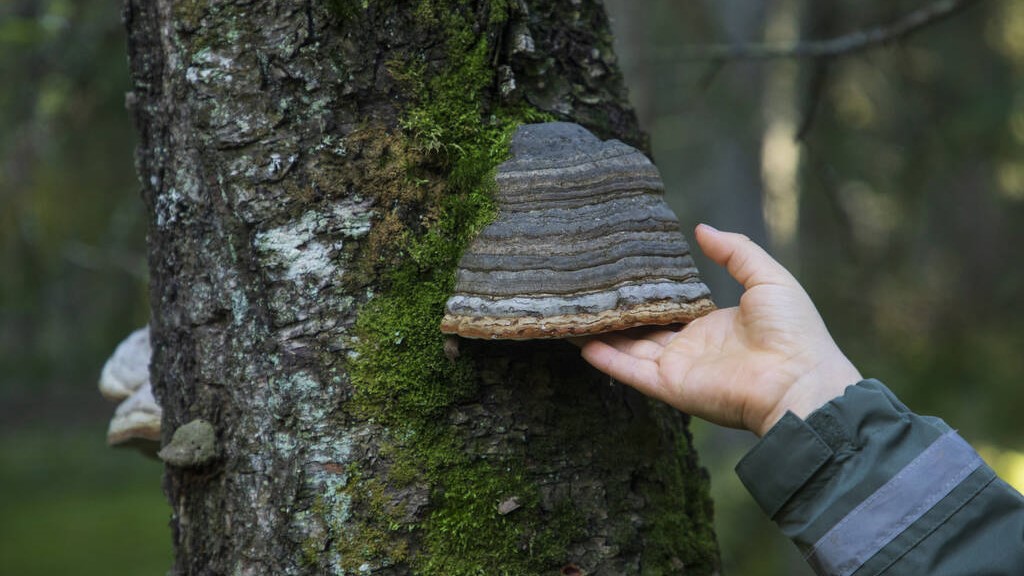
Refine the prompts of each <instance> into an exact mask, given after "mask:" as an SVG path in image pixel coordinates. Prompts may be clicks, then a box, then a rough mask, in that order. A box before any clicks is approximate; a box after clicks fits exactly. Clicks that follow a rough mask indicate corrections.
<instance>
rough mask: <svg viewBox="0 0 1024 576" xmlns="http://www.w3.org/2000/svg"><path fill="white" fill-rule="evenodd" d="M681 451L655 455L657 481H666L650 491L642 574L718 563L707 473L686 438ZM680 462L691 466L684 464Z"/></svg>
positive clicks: (704, 568)
mask: <svg viewBox="0 0 1024 576" xmlns="http://www.w3.org/2000/svg"><path fill="white" fill-rule="evenodd" d="M676 453H677V457H676V458H659V459H657V460H656V462H657V464H656V465H655V471H654V481H655V482H657V483H660V484H662V486H660V487H659V488H660V489H655V490H651V491H649V492H650V494H651V496H650V499H651V500H650V510H651V513H650V515H649V517H648V531H647V545H646V546H645V547H644V559H643V565H644V567H645V568H644V571H643V576H662V575H668V574H678V573H679V572H680V569H681V567H682V566H685V567H686V571H687V572H688V573H693V574H711V573H713V572H715V569H716V568H717V566H718V559H717V554H716V552H715V551H716V550H718V543H717V541H716V540H715V534H714V531H713V530H712V524H713V518H712V515H713V512H712V503H711V497H710V496H709V492H708V478H707V476H706V474H705V473H703V470H698V469H697V463H696V455H695V454H693V452H692V451H691V449H690V446H689V443H688V441H687V440H681V441H680V442H679V443H678V445H677V449H676ZM681 463H689V464H691V466H689V467H688V468H689V469H684V467H683V465H682V464H681ZM681 535H686V537H685V538H683V537H680V536H681Z"/></svg>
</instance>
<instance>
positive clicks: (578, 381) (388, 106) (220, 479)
mask: <svg viewBox="0 0 1024 576" xmlns="http://www.w3.org/2000/svg"><path fill="white" fill-rule="evenodd" d="M409 4H410V5H406V3H398V2H385V1H383V0H381V1H377V0H369V1H363V2H360V1H357V0H335V1H334V2H327V3H323V2H312V1H307V2H299V1H283V0H282V1H260V0H235V1H218V2H210V3H207V2H200V1H199V0H127V3H126V7H125V22H126V25H127V27H128V31H129V52H130V59H131V68H132V78H133V83H134V85H133V91H132V93H131V94H130V95H129V98H128V101H129V102H130V103H131V107H132V109H133V112H134V114H135V117H136V121H137V125H138V129H139V133H140V144H139V147H138V151H137V168H138V171H139V176H140V180H141V183H142V195H143V198H144V201H145V203H146V205H147V207H148V211H149V225H150V226H149V265H150V278H151V306H152V322H151V326H152V340H153V346H154V355H153V361H152V367H151V369H152V377H153V385H154V391H155V393H156V395H157V397H158V398H159V400H160V402H161V404H162V406H163V408H164V421H163V434H164V438H163V443H164V444H167V443H168V442H169V441H170V438H171V436H172V434H173V433H174V432H175V430H177V429H178V428H180V427H181V426H183V425H185V424H186V423H188V422H192V421H195V420H198V419H201V420H203V421H206V422H209V423H211V424H212V426H213V429H214V430H215V432H216V446H215V447H214V449H213V454H214V456H213V458H212V459H204V460H203V461H202V462H199V463H197V464H196V465H193V466H168V468H167V471H166V474H165V479H164V489H165V492H166V494H167V496H168V499H169V500H170V502H171V505H172V507H173V519H172V522H171V527H172V531H173V539H174V548H175V564H174V567H173V570H172V573H173V574H319V573H335V574H349V573H351V574H357V573H359V574H362V573H374V574H389V575H392V574H393V575H403V574H412V573H421V574H428V573H432V572H431V570H433V569H432V568H430V567H429V566H428V564H427V563H425V561H424V559H423V554H424V550H429V549H431V548H430V546H431V544H430V542H433V541H434V539H437V538H445V537H446V536H445V535H443V534H441V533H440V532H439V531H438V529H437V526H439V525H441V524H440V520H439V519H438V518H437V517H436V516H431V514H432V512H433V511H436V510H437V509H438V507H439V501H440V500H443V499H445V498H451V497H454V493H453V492H454V491H453V486H454V484H453V483H452V482H451V481H450V478H452V477H451V476H442V477H438V476H436V475H435V476H431V477H427V476H426V475H423V476H417V475H416V474H415V473H410V472H409V471H408V470H406V471H405V472H404V473H403V474H402V475H401V476H402V479H401V480H398V479H397V478H398V476H399V474H398V472H397V468H398V467H399V466H404V467H405V468H410V466H411V465H410V463H409V462H401V461H399V458H398V457H397V456H395V454H396V453H397V452H396V448H395V447H396V446H399V447H400V446H401V445H402V443H403V442H405V441H406V439H403V436H402V435H403V434H407V433H408V430H405V429H400V428H398V427H396V426H395V425H394V424H392V423H389V422H387V421H386V419H382V418H379V417H374V416H373V415H372V414H368V413H367V412H366V411H365V410H356V409H354V408H353V404H352V398H353V396H354V390H353V387H352V383H351V381H350V379H349V372H348V370H349V363H350V361H351V359H352V358H351V357H352V354H353V349H354V345H355V344H354V341H353V331H352V329H353V325H354V323H355V321H356V318H357V315H358V313H359V311H360V309H361V306H362V305H363V304H364V303H365V302H367V301H368V299H370V298H371V297H372V296H373V294H375V293H377V292H378V291H380V290H383V289H386V286H385V284H386V282H385V280H384V275H385V274H386V272H387V270H386V267H390V266H391V265H393V264H394V263H395V262H402V261H403V260H404V259H407V258H409V255H407V254H404V253H388V249H389V247H390V246H393V244H389V243H388V242H385V241H381V242H378V243H375V240H374V238H375V236H374V234H377V235H378V236H380V237H383V236H381V234H382V231H387V230H388V227H389V226H392V225H394V226H397V227H399V228H400V229H401V230H405V231H410V232H411V233H415V232H417V231H418V230H419V227H420V226H421V222H424V221H428V220H430V218H432V217H433V216H431V214H430V206H431V204H430V202H431V201H432V200H431V194H443V186H442V184H440V182H443V175H442V174H439V172H438V168H437V166H436V163H435V165H431V166H426V167H425V168H423V170H424V171H426V172H427V173H429V174H430V175H429V176H428V178H427V180H429V181H430V182H439V184H437V186H434V187H433V188H432V187H431V186H426V187H425V189H427V190H428V192H425V193H424V194H425V196H424V197H422V198H414V199H410V198H408V197H404V196H396V197H393V198H391V197H388V196H387V195H386V194H385V193H384V192H381V189H382V188H387V186H383V185H382V182H384V184H388V183H393V182H399V181H401V179H400V178H399V176H401V175H399V176H396V175H394V174H391V175H387V174H382V172H383V171H385V170H386V169H387V170H394V167H395V165H396V164H395V162H394V160H395V156H396V155H398V154H401V153H403V152H402V150H404V149H403V148H402V146H401V145H400V143H401V142H404V141H407V140H408V137H407V135H406V134H404V132H403V130H402V128H401V122H402V120H403V118H405V117H406V115H407V114H408V113H409V109H410V107H411V106H412V105H413V103H414V102H415V101H416V99H417V95H416V94H415V93H412V92H411V91H412V90H413V88H411V87H410V86H414V85H415V84H410V83H408V82H404V81H403V78H402V75H403V73H402V63H407V62H410V61H412V60H415V61H416V62H419V63H422V66H421V67H420V68H419V70H420V73H421V74H422V75H423V77H424V78H425V79H427V80H429V79H430V78H431V77H432V76H433V75H437V74H441V73H443V72H444V71H445V70H447V69H448V68H446V67H447V66H449V65H450V64H451V63H450V62H449V60H450V59H451V58H453V56H452V54H450V53H449V52H448V51H447V50H446V48H447V46H448V44H447V43H446V39H445V37H444V36H443V34H439V32H443V30H440V29H439V28H438V27H437V26H428V25H425V24H424V22H423V18H422V14H423V13H422V12H418V11H421V10H426V9H427V8H431V9H436V7H437V5H441V4H447V5H450V7H449V9H450V10H452V11H457V12H458V13H459V14H462V15H468V16H467V17H471V18H475V19H476V22H477V25H476V26H475V27H473V31H474V33H475V34H476V35H478V36H479V37H481V38H485V39H490V46H493V50H492V51H491V52H490V53H489V54H488V57H489V58H491V59H492V62H493V67H492V68H493V82H490V83H489V87H488V88H487V89H486V90H485V91H486V94H481V101H482V102H484V103H485V106H484V109H482V110H481V112H482V114H485V115H486V113H487V109H488V108H490V107H496V106H503V105H506V106H507V105H518V106H526V105H529V106H533V107H535V108H537V109H539V110H541V111H543V112H546V113H548V114H550V115H552V116H554V117H557V118H564V119H569V120H573V121H577V122H580V123H582V124H584V125H587V126H588V127H589V128H591V129H593V130H594V131H595V132H597V133H598V134H600V135H602V136H604V137H611V136H616V137H619V138H620V139H623V140H625V141H627V142H630V143H633V144H634V145H640V146H644V145H645V140H644V136H643V135H642V134H641V132H640V131H639V129H638V128H637V125H636V120H635V117H634V115H633V113H632V111H631V109H630V108H629V107H628V105H627V104H626V99H625V90H624V88H623V86H622V82H621V77H620V74H619V72H618V70H617V67H616V64H615V58H614V54H613V53H612V51H611V41H610V36H609V32H608V26H607V19H606V17H605V15H604V12H603V8H602V7H601V5H600V3H599V2H596V0H589V1H587V0H581V1H576V2H541V1H539V0H530V1H524V2H510V3H508V4H506V3H504V2H484V1H480V2H460V1H455V0H450V1H448V2H440V1H435V2H433V3H431V2H426V1H423V2H419V3H409ZM424 6H427V8H425V7H424ZM498 10H501V11H505V12H506V14H504V17H503V19H502V20H501V22H500V23H498V24H495V19H494V18H493V14H494V12H495V11H498ZM407 152H408V151H407ZM424 158H425V156H424V154H423V153H421V152H416V151H415V150H413V152H410V153H409V154H408V157H407V158H406V160H405V161H406V162H407V163H408V162H418V161H423V162H424V163H425V164H426V163H427V161H426V160H424ZM402 166H403V167H404V169H405V170H407V171H409V172H410V173H413V172H416V170H417V169H418V168H417V166H416V165H407V164H403V165H402ZM403 177H404V176H403ZM435 189H436V190H435ZM430 190H434V192H430ZM381 262H383V263H384V264H386V265H387V266H385V267H384V268H382V266H384V264H381ZM439 317H440V316H438V318H439ZM396 345H398V344H396ZM461 355H462V356H464V357H468V358H471V359H472V363H473V366H474V369H473V376H472V378H473V381H474V384H473V388H472V394H471V395H470V396H468V397H460V398H459V399H458V401H457V402H455V403H453V404H452V405H450V406H449V407H448V408H447V409H446V410H445V412H444V415H443V417H441V418H439V419H438V420H439V421H438V425H439V426H440V427H442V428H443V431H444V432H443V433H444V437H445V438H455V439H457V442H458V443H459V446H458V451H459V453H460V454H463V455H465V458H466V461H467V462H470V463H472V465H473V466H474V469H476V464H477V463H482V464H485V465H486V466H484V467H483V468H480V469H486V470H492V469H493V470H497V471H499V473H500V474H512V472H509V470H511V469H512V468H513V467H514V468H515V471H514V476H515V478H516V479H517V480H516V482H517V484H515V486H521V487H524V488H523V489H524V490H529V491H531V493H532V494H534V498H533V499H532V500H529V501H527V500H528V499H527V498H526V497H525V496H523V495H521V494H516V493H509V494H507V495H505V496H503V497H502V498H501V500H502V501H501V502H499V501H494V502H487V503H484V504H485V506H484V507H483V508H482V509H485V510H487V511H488V512H487V514H490V515H491V516H493V518H491V517H490V516H488V518H487V519H486V520H487V522H493V523H494V524H495V525H499V524H500V525H501V526H504V527H509V526H511V527H515V526H516V523H517V522H519V521H520V520H519V519H520V518H525V517H526V516H527V515H532V516H531V517H532V518H534V519H535V520H536V519H538V518H539V519H541V521H542V522H541V524H542V525H547V526H558V527H560V529H561V530H563V534H561V535H553V534H549V533H544V534H541V533H540V532H538V531H537V529H536V528H535V527H536V524H531V526H534V528H530V527H524V528H522V529H521V530H518V531H514V532H512V533H515V534H518V537H519V538H520V539H521V541H520V542H517V543H516V546H515V547H514V554H513V555H516V556H522V557H524V558H526V557H529V556H530V555H531V554H534V553H535V552H536V551H537V550H540V549H541V547H542V546H543V549H544V550H546V552H545V553H546V554H548V555H549V556H551V558H552V559H551V560H549V561H548V564H547V565H545V566H544V567H543V568H542V569H541V568H538V569H536V570H535V571H536V572H537V573H552V574H554V573H557V572H558V571H559V569H560V568H561V567H562V566H563V565H568V564H575V565H577V566H579V567H580V568H581V569H583V570H585V571H586V573H588V574H601V575H605V574H607V575H612V574H614V575H623V574H682V573H686V574H710V573H713V572H715V571H716V569H717V565H718V561H717V547H716V544H715V541H714V535H713V532H712V528H711V525H710V522H711V511H710V501H709V500H708V498H707V492H706V485H705V483H706V478H705V475H704V472H703V471H702V470H701V469H700V468H699V467H698V465H697V462H696V456H695V454H693V452H692V451H691V450H689V444H690V440H689V436H688V433H687V432H686V421H685V418H683V417H682V416H680V415H678V414H676V413H674V412H673V411H671V410H668V409H665V408H663V407H658V406H654V405H653V404H652V403H650V402H649V401H647V400H646V399H643V398H642V397H640V396H638V395H637V394H635V393H634V392H632V391H630V390H627V389H625V388H623V387H622V386H619V385H616V384H611V385H609V382H608V380H607V379H606V378H603V377H601V376H600V375H598V374H597V373H595V372H594V371H592V370H590V369H588V368H587V367H585V366H584V365H583V364H582V362H581V361H580V360H579V358H578V353H577V352H576V351H575V349H573V348H572V347H570V346H568V345H565V344H563V343H554V344H551V343H546V344H535V343H530V344H506V345H500V344H491V343H473V344H470V345H466V346H463V349H462V350H461ZM398 452H400V450H398ZM413 464H414V463H413ZM411 467H412V468H413V469H415V466H411ZM439 469H440V468H439ZM456 472H457V471H456ZM510 477H511V476H510ZM496 482H498V483H499V484H500V483H502V482H505V480H504V476H502V477H501V478H499V479H498V480H497V481H496ZM492 484H493V483H492ZM510 486H511V485H510ZM499 487H500V486H499ZM466 498H468V499H469V500H467V501H472V495H469V496H466ZM512 499H516V501H517V503H518V508H516V507H515V506H514V505H513V504H510V503H509V502H511V501H512ZM519 500H522V502H519ZM499 506H503V508H502V511H503V513H500V512H499ZM510 506H512V507H513V509H511V510H509V509H508V508H509V507H510ZM382 516H384V517H386V518H387V519H388V522H389V523H390V524H391V525H390V526H383V527H382V526H380V523H381V518H382ZM566 522H572V523H573V526H571V527H567V524H566ZM524 526H525V525H524ZM431 530H433V532H431ZM456 531H457V530H456ZM451 537H453V538H458V539H460V540H459V542H460V544H459V545H460V546H461V545H465V546H488V545H490V544H488V543H487V542H484V541H482V540H481V538H483V536H482V535H480V536H479V537H478V535H476V534H466V533H461V534H456V535H453V536H451ZM543 539H546V540H551V541H553V542H554V541H557V542H556V543H555V544H557V545H555V544H551V542H541V540H543ZM369 540H374V541H378V542H384V545H382V546H375V545H373V543H372V542H369ZM552 550H559V552H557V554H556V553H555V552H552ZM555 556H557V561H556V560H554V558H555ZM516 562H519V563H516ZM522 562H528V560H523V559H518V560H515V561H514V562H513V559H512V558H510V559H509V564H508V565H507V566H505V565H489V566H464V567H463V568H460V569H459V570H464V571H463V572H458V571H453V572H452V573H467V574H469V573H483V572H475V571H474V570H482V571H485V572H486V573H489V574H490V573H494V574H502V573H509V570H510V568H509V566H525V565H527V564H523V563H522ZM530 565H532V564H530ZM512 570H514V569H512Z"/></svg>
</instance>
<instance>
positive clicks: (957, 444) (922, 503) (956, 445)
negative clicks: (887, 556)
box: [807, 431, 982, 576]
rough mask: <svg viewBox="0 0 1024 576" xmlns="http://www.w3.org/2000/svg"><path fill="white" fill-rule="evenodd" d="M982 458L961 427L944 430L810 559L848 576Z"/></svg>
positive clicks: (818, 567) (836, 575) (822, 569)
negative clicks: (944, 431)
mask: <svg viewBox="0 0 1024 576" xmlns="http://www.w3.org/2000/svg"><path fill="white" fill-rule="evenodd" d="M981 463H982V462H981V457H980V456H978V453H977V452H975V451H974V449H973V448H971V446H970V445H969V444H968V443H967V442H965V441H964V439H963V438H961V437H960V436H959V435H958V434H957V433H956V432H954V431H950V432H947V433H945V434H943V435H942V436H940V437H939V438H938V439H937V440H936V441H935V442H932V444H931V445H930V446H928V448H926V449H925V450H924V451H923V452H921V453H920V454H918V455H917V457H916V458H914V460H913V461H911V462H910V464H907V465H906V467H904V468H903V469H902V470H900V471H899V473H898V474H896V475H895V476H893V477H892V478H891V479H889V481H888V482H886V483H885V484H884V485H883V486H882V487H881V488H879V489H878V490H876V491H875V493H874V494H872V495H871V496H870V497H869V498H868V499H867V500H865V501H864V502H861V504H860V505H859V506H857V507H856V508H854V509H853V511H851V512H850V513H849V514H847V515H846V517H845V518H843V519H842V520H840V521H839V523H838V524H836V525H835V526H833V527H832V529H831V530H829V531H828V532H827V533H826V534H825V535H824V536H822V537H821V539H820V540H818V541H817V542H816V543H815V544H814V546H813V547H812V548H811V551H810V552H808V554H807V562H808V563H809V564H810V565H811V567H813V568H814V571H815V572H817V573H818V574H829V575H830V576H849V574H852V573H853V572H854V571H855V570H857V568H859V567H860V566H861V565H862V564H864V563H865V562H867V561H868V559H869V558H871V557H872V556H874V555H875V554H877V553H878V552H879V551H880V550H881V549H882V548H884V547H885V545H886V544H888V543H889V542H891V541H892V540H893V538H895V537H896V536H898V535H899V534H900V533H901V532H903V531H904V530H906V529H907V528H908V527H910V525H911V524H913V523H914V522H915V521H916V520H917V519H918V518H920V517H921V516H922V515H923V514H924V513H925V512H927V511H928V510H931V508H932V507H933V506H935V505H936V504H938V502H939V501H940V500H942V499H943V498H945V497H946V495H947V494H949V493H950V492H952V491H953V489H954V488H956V487H957V485H958V484H960V483H961V482H962V481H963V480H964V479H965V478H967V476H969V475H970V474H971V472H973V471H975V470H977V469H978V467H979V466H981Z"/></svg>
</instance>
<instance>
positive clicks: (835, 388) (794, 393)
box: [753, 348, 863, 436]
mask: <svg viewBox="0 0 1024 576" xmlns="http://www.w3.org/2000/svg"><path fill="white" fill-rule="evenodd" d="M861 380H863V377H862V376H861V374H860V372H859V371H858V370H857V368H855V367H854V366H853V363H852V362H850V360H849V359H847V358H846V356H845V355H843V353H842V352H840V351H839V349H838V348H836V349H835V350H833V351H831V352H830V353H829V354H827V355H825V356H824V357H823V358H822V359H821V360H820V361H819V362H817V363H816V364H815V365H814V366H813V367H812V368H811V369H809V370H806V371H804V372H802V373H801V375H800V376H799V377H797V378H796V380H795V381H794V382H793V384H792V385H790V386H789V388H788V389H787V390H786V392H785V394H783V396H782V398H781V399H780V400H779V401H778V402H777V403H776V405H775V407H774V408H773V409H772V410H771V411H770V412H769V413H768V414H767V416H766V417H765V418H764V420H763V421H762V422H761V425H760V426H759V427H757V429H755V430H753V431H754V433H756V434H757V435H758V436H764V435H765V433H767V432H768V430H770V429H771V428H772V426H774V425H775V424H776V423H777V422H778V421H779V420H780V419H781V418H782V417H783V416H784V415H785V414H786V412H792V413H793V414H795V415H796V416H797V417H799V418H800V419H801V420H805V419H807V417H808V416H810V415H811V412H814V411H815V410H817V409H818V408H821V407H822V406H824V405H825V404H826V403H828V402H829V401H830V400H832V399H834V398H838V397H839V396H842V395H843V392H845V390H846V388H847V387H848V386H852V385H854V384H856V383H857V382H860V381H861Z"/></svg>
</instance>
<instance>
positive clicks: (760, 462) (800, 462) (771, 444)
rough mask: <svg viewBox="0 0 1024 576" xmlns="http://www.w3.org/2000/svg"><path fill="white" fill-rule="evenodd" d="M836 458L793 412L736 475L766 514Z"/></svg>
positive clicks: (771, 514)
mask: <svg viewBox="0 0 1024 576" xmlns="http://www.w3.org/2000/svg"><path fill="white" fill-rule="evenodd" d="M831 457H832V448H830V447H829V445H828V444H827V443H826V442H825V441H824V440H823V439H822V438H821V437H820V436H818V434H817V432H815V431H814V429H813V428H811V427H810V426H809V425H808V424H807V423H806V422H804V421H803V420H801V419H800V417H799V416H797V415H796V414H793V413H792V412H786V414H785V415H784V416H783V417H782V418H781V419H780V420H779V421H778V422H776V423H775V426H772V428H771V430H769V431H768V433H767V434H765V435H764V437H763V438H761V441H760V442H758V443H757V445H755V446H754V448H753V449H751V451H750V452H749V453H747V455H746V456H744V457H743V459H742V460H740V462H739V464H737V465H736V474H738V475H739V477H740V481H741V482H743V485H744V486H746V488H747V491H748V492H750V494H751V495H752V496H753V497H754V500H755V501H756V502H757V504H758V505H759V506H760V507H761V509H762V510H764V511H765V513H766V514H767V515H768V516H769V517H771V518H774V517H775V515H776V514H777V513H778V512H779V510H781V509H782V507H783V505H785V504H786V502H788V501H789V499H790V498H792V497H793V495H794V494H795V493H796V492H797V490H799V489H800V488H801V487H803V485H804V484H805V483H806V482H807V481H808V480H809V479H810V478H811V476H813V475H814V474H815V473H817V472H818V470H820V469H821V467H822V466H824V465H825V464H826V463H827V462H828V461H829V459H830V458H831Z"/></svg>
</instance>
